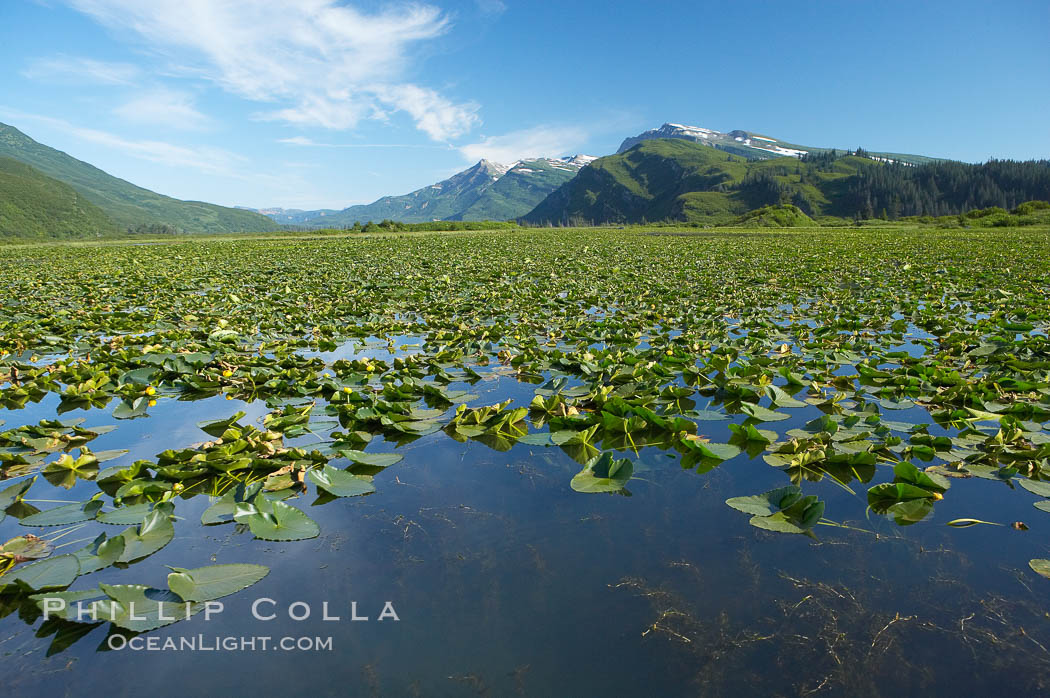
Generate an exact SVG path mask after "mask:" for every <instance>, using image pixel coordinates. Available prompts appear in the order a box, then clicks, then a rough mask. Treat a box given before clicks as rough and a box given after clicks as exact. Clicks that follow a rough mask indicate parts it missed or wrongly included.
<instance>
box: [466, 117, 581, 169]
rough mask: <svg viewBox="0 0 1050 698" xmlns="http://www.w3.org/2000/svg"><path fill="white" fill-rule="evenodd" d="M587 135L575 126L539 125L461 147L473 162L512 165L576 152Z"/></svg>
mask: <svg viewBox="0 0 1050 698" xmlns="http://www.w3.org/2000/svg"><path fill="white" fill-rule="evenodd" d="M587 135H588V134H587V132H586V131H585V130H584V129H582V128H578V127H575V126H536V127H534V128H530V129H525V130H522V131H512V132H511V133H507V134H504V135H502V136H487V137H485V138H482V139H481V140H480V141H478V142H477V143H469V144H467V145H462V146H459V151H460V152H461V153H463V156H464V157H465V158H466V159H467V160H470V161H475V160H481V159H485V160H492V161H493V162H502V163H511V162H514V161H515V160H521V159H523V158H529V157H554V156H558V155H567V154H571V153H575V152H576V150H577V149H578V148H579V147H580V145H581V144H583V143H585V142H586V141H587Z"/></svg>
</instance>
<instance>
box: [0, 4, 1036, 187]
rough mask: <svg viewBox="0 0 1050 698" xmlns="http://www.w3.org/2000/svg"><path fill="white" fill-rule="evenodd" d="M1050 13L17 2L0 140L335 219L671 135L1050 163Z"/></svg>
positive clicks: (10, 13) (7, 20)
mask: <svg viewBox="0 0 1050 698" xmlns="http://www.w3.org/2000/svg"><path fill="white" fill-rule="evenodd" d="M1048 36H1050V3H1048V2H1046V1H1045V0H1032V1H1027V2H1024V1H1019V2H1010V1H1006V0H1004V1H1000V2H996V3H990V2H966V1H965V0H956V1H953V2H934V1H919V2H916V1H915V0H910V1H909V2H877V3H869V2H859V1H856V2H854V1H845V0H843V1H841V2H816V1H810V2H794V1H790V0H782V1H780V2H743V1H740V2H725V1H724V0H720V1H719V2H710V3H707V2H661V3H654V2H615V3H610V2H608V1H607V0H603V1H600V2H599V1H596V0H595V1H591V0H578V1H572V0H564V1H562V2H553V1H548V0H532V1H529V2H525V1H524V0H523V1H521V2H517V1H515V0H463V1H461V2H434V3H427V4H405V3H383V2H372V1H368V2H342V1H336V0H283V1H282V2H278V1H276V0H210V1H209V0H35V1H34V0H2V1H0V61H2V65H3V66H4V70H3V71H2V72H0V121H3V122H4V123H9V124H12V125H14V126H16V127H17V128H19V129H21V130H23V131H25V132H26V133H27V134H29V135H30V136H32V137H33V138H35V139H37V140H38V141H41V142H43V143H45V144H47V145H50V146H53V147H55V148H58V149H60V150H64V151H66V152H68V153H70V154H71V155H73V156H75V157H78V158H80V159H82V160H86V161H88V162H90V163H92V164H94V165H96V166H98V167H101V168H102V169H104V170H106V171H107V172H110V173H111V174H114V175H116V176H119V177H123V178H125V179H128V180H129V181H132V182H134V183H136V184H139V185H141V186H144V187H147V188H150V189H153V190H155V191H159V192H161V193H164V194H169V195H172V196H177V197H179V198H186V199H202V200H206V201H212V202H215V203H220V204H225V205H247V206H255V207H262V206H283V207H288V208H320V207H327V208H342V207H345V206H348V205H351V204H355V203H367V202H370V201H373V200H374V199H376V198H378V197H380V196H383V195H387V194H401V193H406V192H408V191H411V190H413V189H416V188H419V187H422V186H425V185H427V184H430V183H433V182H435V181H437V180H439V179H443V178H444V177H447V176H448V175H450V174H452V173H454V172H456V171H459V170H462V169H464V168H465V167H467V166H469V165H470V164H472V163H473V162H476V161H477V160H478V159H480V158H482V157H485V158H488V159H490V160H495V161H499V162H510V161H513V160H514V159H517V158H519V157H526V156H537V155H548V156H558V155H565V154H573V153H581V152H582V153H587V154H591V155H605V154H609V153H612V152H615V150H616V148H617V146H618V145H619V143H620V141H621V140H622V139H623V138H624V137H626V136H629V135H634V134H636V133H639V132H641V131H643V130H646V129H649V128H655V127H657V126H659V125H660V124H662V123H664V122H665V121H672V122H678V123H685V124H690V125H696V126H704V127H707V128H714V129H718V130H722V131H728V130H732V129H738V128H739V129H745V130H749V131H755V132H759V133H765V134H767V135H772V136H775V137H777V138H780V139H783V140H787V141H790V142H793V143H799V144H805V145H817V146H829V147H830V146H835V147H856V146H862V147H864V148H867V149H869V150H887V151H896V152H910V153H921V154H928V155H935V156H940V157H948V158H956V159H960V160H967V161H981V160H985V159H987V158H990V157H1000V158H1015V159H1028V158H1036V157H1038V158H1046V157H1050V41H1048V38H1047V37H1048Z"/></svg>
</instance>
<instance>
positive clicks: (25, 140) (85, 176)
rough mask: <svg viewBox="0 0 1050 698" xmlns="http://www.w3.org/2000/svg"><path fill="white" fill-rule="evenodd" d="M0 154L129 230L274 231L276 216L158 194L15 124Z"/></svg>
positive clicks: (0, 138) (2, 139) (6, 129)
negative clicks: (69, 190) (80, 197)
mask: <svg viewBox="0 0 1050 698" xmlns="http://www.w3.org/2000/svg"><path fill="white" fill-rule="evenodd" d="M0 156H6V157H9V158H12V159H14V160H17V161H19V162H22V163H25V164H27V165H29V166H30V167H32V168H33V169H34V170H37V171H38V172H40V173H42V174H43V175H46V176H47V177H50V178H52V179H55V180H58V181H59V182H63V183H65V184H68V185H69V186H71V187H73V189H75V190H76V191H78V192H79V193H80V194H82V195H83V196H84V197H85V198H86V199H87V200H88V201H90V202H91V203H92V204H94V205H95V206H97V207H98V208H100V209H101V210H102V211H103V212H104V213H105V214H106V215H107V216H108V217H109V218H110V219H111V220H112V221H113V222H114V223H115V224H117V225H118V226H119V227H121V228H124V229H132V230H134V229H136V228H139V227H150V226H154V227H157V226H160V227H170V228H173V229H176V230H180V231H185V232H193V233H219V232H271V231H276V230H280V229H281V226H279V225H278V224H277V223H276V222H274V221H273V220H272V219H270V218H267V217H266V216H263V215H262V214H259V213H255V212H253V211H244V210H239V209H235V208H229V207H226V206H219V205H217V204H209V203H207V202H204V201H183V200H181V199H175V198H172V197H170V196H165V195H163V194H158V193H157V192H154V191H150V190H149V189H145V188H143V187H140V186H137V185H135V184H132V183H131V182H128V181H127V180H124V179H120V178H119V177H114V176H113V175H111V174H109V173H107V172H105V171H103V170H101V169H99V168H98V167H95V166H94V165H92V164H90V163H87V162H84V161H82V160H78V159H76V158H74V157H73V156H71V155H69V154H67V153H64V152H62V151H61V150H57V149H55V148H52V147H50V146H47V145H44V144H42V143H39V142H37V141H35V140H33V139H32V138H30V137H29V136H28V135H26V134H25V133H23V132H22V131H19V130H18V129H17V128H15V127H14V126H11V125H9V124H4V123H0Z"/></svg>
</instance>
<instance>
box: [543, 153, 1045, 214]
mask: <svg viewBox="0 0 1050 698" xmlns="http://www.w3.org/2000/svg"><path fill="white" fill-rule="evenodd" d="M875 157H878V156H875ZM1047 198H1050V162H1047V161H1045V160H1044V161H1030V162H1013V161H1006V160H999V161H996V160H993V161H989V162H988V163H984V164H980V165H972V164H967V163H960V162H950V161H931V162H927V163H924V164H920V165H904V164H887V163H885V162H883V161H880V160H877V159H873V156H872V154H870V153H866V152H865V151H863V150H860V149H858V150H857V151H856V153H849V154H842V153H839V152H836V151H828V152H825V153H820V154H815V155H807V156H805V157H804V158H803V159H801V160H799V159H796V158H787V157H780V158H774V159H769V160H757V161H756V160H745V159H744V158H742V157H739V156H734V155H732V154H730V153H727V152H724V151H722V150H720V149H717V148H712V147H710V146H707V145H701V144H697V143H693V142H690V141H687V140H683V139H652V140H643V141H641V142H640V143H638V144H637V145H635V146H633V147H632V148H630V149H629V150H627V151H626V152H623V153H620V154H618V155H611V156H609V157H604V158H601V159H599V160H596V161H594V162H593V163H591V165H590V166H589V167H586V168H584V169H583V170H581V171H580V174H579V175H578V176H577V177H576V178H575V179H573V180H572V181H570V182H568V183H567V184H565V185H563V186H562V187H561V188H559V189H558V190H557V191H555V192H553V193H552V194H551V195H550V196H548V197H547V198H546V199H544V200H543V201H542V202H541V203H540V204H539V205H538V206H537V207H536V208H535V209H533V210H532V211H531V212H530V213H529V214H528V215H526V216H525V217H524V218H523V219H522V220H523V221H524V222H526V223H530V224H533V225H548V224H551V225H588V224H600V223H641V222H647V221H665V220H670V221H684V222H694V223H713V224H724V223H730V222H733V221H734V220H738V219H739V217H740V216H743V215H744V214H746V213H747V212H749V211H753V210H755V209H759V208H762V207H765V206H776V205H792V206H795V207H797V208H798V209H799V210H800V211H801V212H802V213H804V214H805V215H807V216H809V217H811V218H814V219H820V218H822V217H836V218H875V217H877V216H885V217H888V218H891V219H896V218H899V217H902V216H924V215H933V216H940V215H953V214H959V213H964V212H966V211H968V210H971V209H974V208H984V207H988V206H999V207H1002V208H1004V209H1006V208H1013V207H1014V206H1017V205H1018V204H1020V203H1021V202H1023V201H1028V200H1032V199H1047Z"/></svg>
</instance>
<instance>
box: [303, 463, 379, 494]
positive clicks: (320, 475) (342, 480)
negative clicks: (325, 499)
mask: <svg viewBox="0 0 1050 698" xmlns="http://www.w3.org/2000/svg"><path fill="white" fill-rule="evenodd" d="M307 477H308V478H309V479H310V482H312V483H314V484H315V485H317V487H319V488H320V489H322V490H324V491H325V492H328V493H329V494H332V495H335V496H336V497H356V496H358V495H363V494H371V493H373V492H375V491H376V488H375V485H373V484H372V478H371V477H369V476H367V475H354V474H352V473H348V472H346V471H345V470H339V469H338V468H333V467H332V466H330V465H325V466H324V467H323V468H319V469H315V470H311V471H310V472H309V473H308V474H307Z"/></svg>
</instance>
